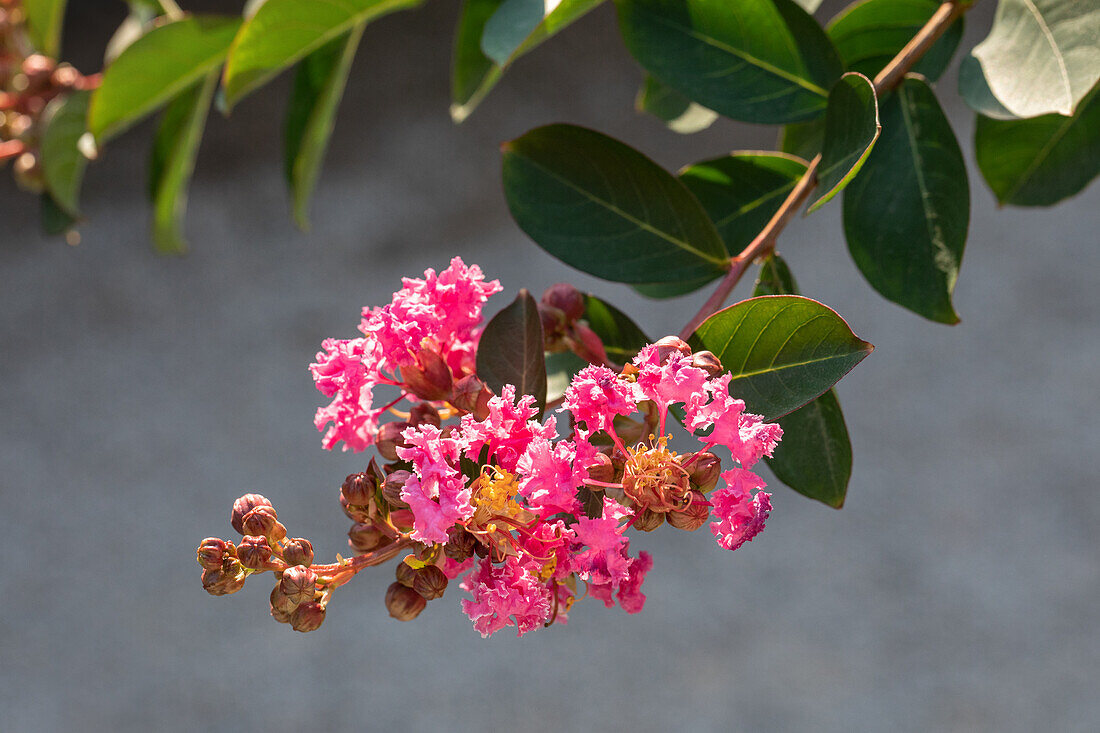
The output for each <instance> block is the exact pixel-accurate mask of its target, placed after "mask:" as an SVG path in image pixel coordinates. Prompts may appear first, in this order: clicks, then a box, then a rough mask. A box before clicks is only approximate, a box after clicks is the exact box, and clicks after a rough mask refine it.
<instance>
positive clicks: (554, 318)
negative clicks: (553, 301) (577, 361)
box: [539, 303, 567, 349]
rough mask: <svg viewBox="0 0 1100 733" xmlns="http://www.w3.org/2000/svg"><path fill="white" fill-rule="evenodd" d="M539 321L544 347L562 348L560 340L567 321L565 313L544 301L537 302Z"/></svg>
mask: <svg viewBox="0 0 1100 733" xmlns="http://www.w3.org/2000/svg"><path fill="white" fill-rule="evenodd" d="M539 321H540V322H541V323H542V338H543V342H544V347H545V348H547V349H550V348H551V347H555V348H562V347H561V345H560V343H559V342H560V340H561V338H562V336H564V335H565V328H566V326H567V321H566V320H565V313H563V312H562V311H561V309H560V308H555V307H554V306H552V305H547V304H546V303H539Z"/></svg>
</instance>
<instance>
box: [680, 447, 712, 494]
mask: <svg viewBox="0 0 1100 733" xmlns="http://www.w3.org/2000/svg"><path fill="white" fill-rule="evenodd" d="M688 460H691V462H690V463H687V462H688ZM685 463H687V466H686V468H687V471H688V479H689V480H690V481H691V485H692V487H693V488H696V489H698V490H699V491H702V492H703V493H706V492H708V491H710V490H711V489H713V488H714V487H715V486H717V485H718V479H719V477H720V476H721V474H722V459H721V458H719V457H718V456H716V455H714V454H713V453H711V452H710V451H702V452H700V453H696V454H695V456H694V459H691V457H688V458H682V459H681V462H680V465H684V464H685Z"/></svg>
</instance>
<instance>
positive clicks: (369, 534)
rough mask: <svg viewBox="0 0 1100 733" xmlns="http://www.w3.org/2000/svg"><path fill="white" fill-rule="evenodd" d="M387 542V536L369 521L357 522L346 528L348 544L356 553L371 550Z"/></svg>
mask: <svg viewBox="0 0 1100 733" xmlns="http://www.w3.org/2000/svg"><path fill="white" fill-rule="evenodd" d="M388 542H389V537H387V536H386V535H384V534H383V533H382V530H380V529H378V528H377V527H375V526H374V525H373V524H371V523H370V522H358V523H356V524H354V525H352V528H351V529H349V530H348V545H349V546H350V547H351V549H353V550H355V551H356V552H358V553H364V552H373V551H374V550H377V549H378V548H379V547H381V546H382V545H385V544H388Z"/></svg>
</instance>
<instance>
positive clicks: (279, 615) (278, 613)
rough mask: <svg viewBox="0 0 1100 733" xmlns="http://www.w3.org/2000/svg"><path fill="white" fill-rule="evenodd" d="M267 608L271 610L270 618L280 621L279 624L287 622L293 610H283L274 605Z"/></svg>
mask: <svg viewBox="0 0 1100 733" xmlns="http://www.w3.org/2000/svg"><path fill="white" fill-rule="evenodd" d="M268 610H269V611H270V612H271V618H273V619H275V620H276V621H278V622H279V623H281V624H289V623H290V616H291V614H292V613H293V611H283V610H281V609H278V608H275V606H269V607H268Z"/></svg>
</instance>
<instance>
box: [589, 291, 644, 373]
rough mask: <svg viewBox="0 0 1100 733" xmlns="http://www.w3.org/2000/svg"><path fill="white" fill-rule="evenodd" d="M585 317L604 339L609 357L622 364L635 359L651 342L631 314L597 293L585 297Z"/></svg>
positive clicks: (604, 345)
mask: <svg viewBox="0 0 1100 733" xmlns="http://www.w3.org/2000/svg"><path fill="white" fill-rule="evenodd" d="M583 318H584V320H586V321H587V322H588V325H589V326H590V327H591V328H592V330H593V331H595V332H596V335H597V336H599V337H600V340H601V341H603V347H604V350H605V351H606V352H607V355H608V357H610V358H611V359H612V360H614V361H616V362H618V363H620V364H625V363H626V362H628V361H630V360H631V359H633V358H634V356H635V355H636V354H637V353H638V350H639V349H641V348H642V347H643V346H645V345H646V344H648V343H649V337H648V336H646V335H645V332H643V331H642V329H640V328H638V325H637V324H636V323H634V321H632V320H631V318H630V316H628V315H627V314H625V313H623V312H622V311H621V310H619V309H618V308H616V307H615V306H613V305H611V304H610V303H608V302H607V301H604V300H601V299H599V298H597V297H596V296H595V295H588V296H586V297H585V300H584V316H583Z"/></svg>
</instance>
